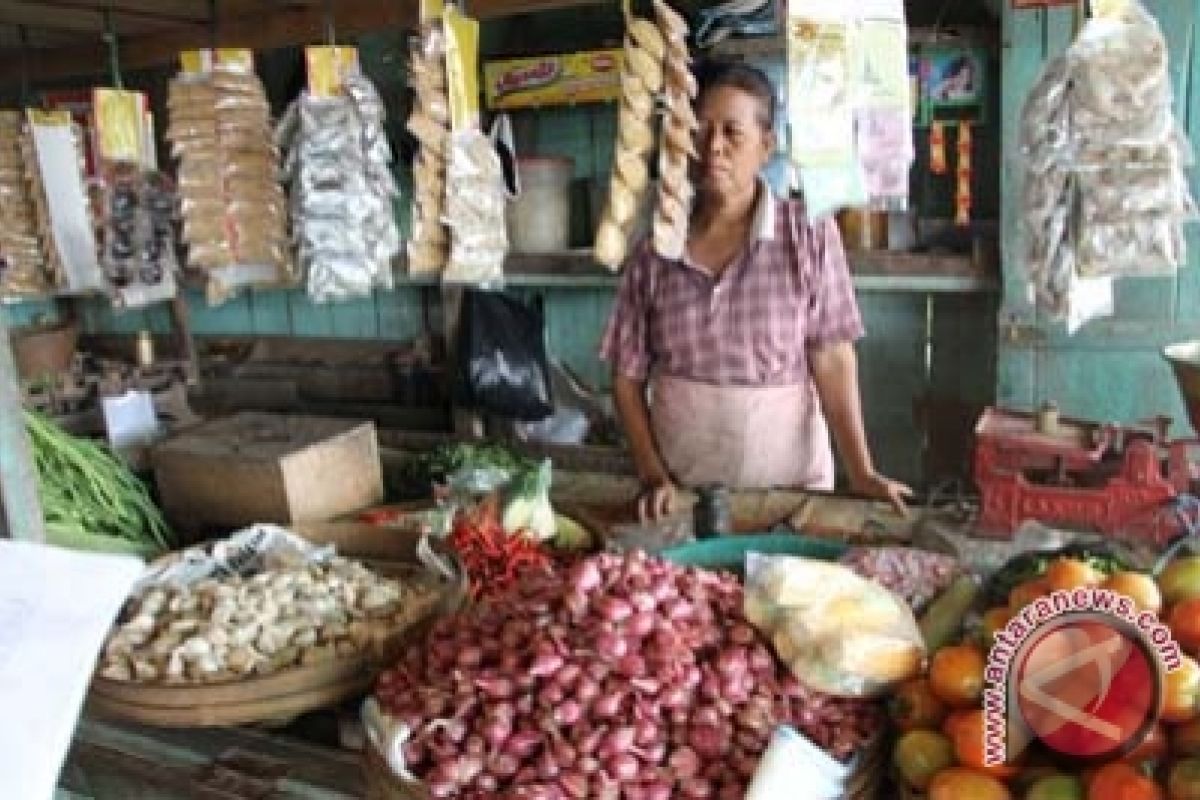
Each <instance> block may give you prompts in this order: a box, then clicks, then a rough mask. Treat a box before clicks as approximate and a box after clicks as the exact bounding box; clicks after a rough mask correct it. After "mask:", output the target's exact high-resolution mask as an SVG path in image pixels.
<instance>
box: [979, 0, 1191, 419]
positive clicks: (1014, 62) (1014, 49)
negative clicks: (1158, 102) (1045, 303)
mask: <svg viewBox="0 0 1200 800" xmlns="http://www.w3.org/2000/svg"><path fill="white" fill-rule="evenodd" d="M1144 2H1145V3H1146V6H1147V7H1148V8H1149V9H1150V10H1151V11H1152V13H1154V15H1155V16H1156V17H1157V18H1158V20H1159V22H1160V24H1161V25H1162V28H1163V31H1164V33H1165V34H1166V37H1167V41H1168V44H1169V47H1170V54H1171V77H1172V81H1173V84H1174V87H1175V110H1176V114H1177V115H1178V118H1179V119H1180V121H1181V123H1182V124H1183V125H1184V126H1185V129H1186V131H1187V133H1188V137H1189V138H1190V140H1191V141H1192V142H1193V144H1195V143H1197V142H1200V51H1198V49H1197V47H1196V44H1197V43H1196V34H1197V26H1198V24H1200V2H1198V0H1144ZM1003 25H1004V43H1005V51H1004V52H1005V56H1004V64H1003V81H1002V90H1003V98H1002V106H1003V117H1004V123H1003V130H1002V141H1003V163H1004V169H1003V171H1002V182H1003V185H1002V198H1003V214H1002V223H1003V234H1004V243H1005V252H1004V271H1005V282H1004V283H1005V296H1004V303H1003V308H1002V314H1001V324H1000V332H999V334H1000V346H999V351H998V378H997V383H996V395H997V398H998V399H999V401H1000V402H1002V403H1004V404H1006V405H1010V406H1016V407H1024V408H1029V407H1033V406H1035V405H1037V404H1040V403H1042V402H1044V401H1047V400H1054V401H1056V402H1057V403H1058V404H1059V405H1060V407H1061V408H1062V409H1063V411H1064V413H1068V414H1073V415H1078V416H1081V417H1085V418H1089V419H1099V420H1113V421H1124V422H1134V421H1137V420H1141V419H1145V418H1148V417H1150V416H1152V415H1154V414H1158V413H1165V414H1168V415H1170V416H1172V417H1173V418H1174V419H1176V420H1178V421H1180V426H1181V427H1177V428H1176V431H1177V432H1179V431H1182V430H1184V429H1186V427H1187V426H1186V424H1184V423H1185V421H1186V416H1185V414H1184V409H1183V404H1182V401H1181V399H1180V396H1179V392H1178V390H1177V387H1176V385H1175V381H1174V379H1173V377H1172V375H1171V372H1170V368H1169V366H1168V365H1167V363H1166V362H1165V361H1164V360H1163V358H1162V357H1161V355H1160V351H1161V348H1162V347H1163V346H1164V345H1166V344H1168V343H1171V342H1175V341H1181V340H1185V339H1192V338H1196V337H1200V303H1198V302H1197V300H1198V299H1200V229H1198V228H1197V226H1191V227H1190V228H1189V230H1188V247H1189V260H1188V264H1187V265H1186V267H1184V268H1183V269H1181V270H1180V272H1179V273H1178V275H1177V276H1176V277H1171V278H1155V279H1136V280H1122V281H1119V282H1118V286H1117V294H1116V314H1115V316H1113V317H1112V318H1109V319H1105V320H1098V321H1095V322H1093V323H1090V324H1088V325H1086V326H1085V327H1084V328H1083V329H1082V330H1081V331H1079V332H1078V333H1077V334H1076V335H1075V336H1067V335H1066V332H1065V330H1064V329H1063V327H1062V326H1061V325H1059V324H1054V323H1051V322H1049V321H1047V320H1045V319H1043V318H1041V317H1040V316H1039V315H1038V314H1037V313H1036V312H1035V311H1034V310H1032V309H1031V308H1030V307H1029V305H1028V303H1027V302H1026V300H1025V294H1024V284H1023V281H1022V277H1021V275H1022V264H1021V263H1020V241H1021V240H1020V224H1019V206H1018V202H1019V194H1018V192H1019V188H1020V187H1019V184H1018V175H1019V167H1020V155H1019V153H1018V152H1017V137H1018V133H1019V115H1020V110H1021V105H1022V103H1023V101H1024V98H1025V96H1026V94H1027V93H1028V91H1029V89H1030V87H1031V86H1032V84H1033V82H1034V81H1035V80H1036V78H1037V76H1038V73H1039V70H1040V69H1041V66H1042V64H1043V63H1044V62H1045V60H1046V59H1048V58H1051V57H1053V56H1055V55H1057V54H1059V53H1062V52H1063V51H1064V50H1065V49H1066V47H1067V45H1068V44H1069V42H1070V41H1071V39H1072V36H1073V27H1074V16H1073V11H1072V10H1071V9H1070V8H1063V9H1049V10H1045V9H1039V10H1023V11H1014V10H1012V9H1011V8H1009V6H1008V4H1005V9H1004V21H1003ZM1192 189H1193V192H1196V191H1197V190H1200V181H1198V180H1197V175H1196V173H1195V171H1193V174H1192ZM1014 337H1015V340H1014Z"/></svg>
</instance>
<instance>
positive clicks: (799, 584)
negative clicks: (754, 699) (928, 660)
mask: <svg viewBox="0 0 1200 800" xmlns="http://www.w3.org/2000/svg"><path fill="white" fill-rule="evenodd" d="M744 604H745V613H746V618H747V619H748V620H750V622H751V623H752V624H753V625H754V626H755V627H756V628H758V629H759V630H760V631H761V632H762V633H764V634H765V635H767V636H768V637H770V638H771V641H772V642H773V643H774V645H775V651H776V654H777V655H778V656H779V657H780V659H782V660H783V661H784V662H785V663H787V664H788V666H789V667H790V668H791V670H792V674H794V675H795V676H796V677H797V678H798V679H799V680H800V681H801V682H802V683H804V684H805V685H806V686H809V687H811V688H813V689H815V690H817V691H820V692H825V693H826V694H831V695H839V696H843V697H872V696H875V695H878V694H880V693H881V692H883V691H885V690H886V689H887V688H888V687H889V686H892V685H894V684H895V683H898V682H900V681H903V680H906V679H908V678H911V677H913V676H915V675H917V674H919V673H920V670H921V667H922V665H923V663H924V659H925V644H924V640H923V639H922V637H921V631H920V629H919V628H918V627H917V621H916V619H915V618H914V617H913V613H912V610H911V609H910V608H909V607H908V605H907V604H906V603H905V602H904V601H903V600H902V599H901V598H899V597H897V596H896V595H894V594H893V593H891V592H889V591H888V590H887V589H885V588H883V587H882V586H880V585H879V584H878V583H876V582H874V581H871V580H868V579H866V578H863V577H860V576H859V575H857V574H856V573H855V572H854V571H853V570H851V569H850V568H848V567H845V566H842V565H840V564H834V563H830V562H826V561H815V560H812V559H807V558H797V557H794V556H767V555H762V554H759V553H750V554H748V555H747V556H746V597H745V601H744Z"/></svg>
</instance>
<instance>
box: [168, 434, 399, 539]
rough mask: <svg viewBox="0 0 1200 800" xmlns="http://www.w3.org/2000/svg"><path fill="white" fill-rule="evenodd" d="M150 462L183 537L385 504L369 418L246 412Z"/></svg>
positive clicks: (318, 518)
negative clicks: (353, 418)
mask: <svg viewBox="0 0 1200 800" xmlns="http://www.w3.org/2000/svg"><path fill="white" fill-rule="evenodd" d="M152 458H153V463H154V477H155V480H156V482H157V484H158V490H159V496H160V498H161V503H162V507H163V511H164V513H165V514H166V517H167V521H168V522H169V523H170V524H171V525H172V526H173V527H174V528H175V529H176V530H179V531H183V532H200V531H204V530H207V529H219V530H220V532H222V533H228V531H230V530H232V529H235V528H238V527H241V526H244V525H249V524H252V523H255V522H276V523H280V524H284V525H287V524H292V523H301V522H325V521H327V520H331V519H334V518H336V517H339V516H342V515H345V514H348V513H350V512H352V511H356V510H358V509H360V508H363V507H365V506H369V505H372V504H374V503H378V502H379V501H380V500H382V499H383V469H382V466H381V464H380V459H379V443H378V440H377V438H376V435H375V425H374V423H371V422H359V421H354V420H341V419H328V418H324V417H307V416H289V415H282V414H264V413H257V412H245V413H241V414H237V415H234V416H232V417H226V418H223V419H218V420H213V421H211V422H207V423H205V424H203V425H199V426H196V427H194V428H190V429H188V430H187V431H184V432H183V433H181V434H180V435H179V436H176V437H174V438H172V439H170V440H168V441H167V442H164V443H163V444H161V445H159V446H158V447H156V448H155V449H154V453H153V457H152Z"/></svg>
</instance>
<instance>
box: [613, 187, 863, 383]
mask: <svg viewBox="0 0 1200 800" xmlns="http://www.w3.org/2000/svg"><path fill="white" fill-rule="evenodd" d="M760 185H761V189H760V192H759V201H758V204H757V206H756V208H755V220H754V226H753V227H752V231H753V232H754V233H755V235H754V237H753V238H752V240H751V241H750V242H749V243H748V245H747V246H746V248H744V249H743V250H742V252H741V253H740V254H739V255H738V256H736V257H735V259H734V261H733V263H731V264H730V265H729V266H728V267H727V268H726V269H725V271H724V272H723V273H722V274H721V276H720V277H719V278H716V279H714V278H713V277H712V276H711V275H710V274H709V273H708V272H706V271H705V270H704V269H702V268H701V267H699V266H697V265H695V264H692V263H690V262H689V261H688V260H687V259H686V258H685V259H684V260H682V261H668V260H667V259H664V258H661V257H660V256H658V255H657V254H656V253H655V252H654V249H653V247H652V246H651V244H650V242H649V241H644V242H642V243H641V244H640V245H639V246H638V248H637V250H636V252H634V254H633V255H632V256H631V257H630V259H629V260H628V261H627V262H626V264H625V271H624V275H623V276H622V280H621V285H620V288H619V290H618V292H617V299H616V305H615V306H614V308H613V311H612V315H611V316H610V318H609V321H608V326H607V329H606V330H605V333H604V338H603V341H602V342H601V345H600V357H601V358H603V359H604V360H606V361H609V362H611V363H612V364H613V366H614V368H615V369H617V370H618V371H619V372H620V373H621V374H623V375H625V376H627V377H630V378H633V379H635V380H646V379H647V378H648V377H649V376H650V374H651V372H653V371H660V372H661V373H663V374H665V375H669V376H671V377H675V378H683V379H686V380H692V381H697V382H701V383H709V384H715V385H718V386H788V385H794V384H800V383H806V382H807V381H808V380H809V370H808V357H807V350H808V348H810V347H820V346H822V345H827V344H834V343H838V342H852V341H855V340H857V339H858V338H860V337H861V336H862V335H863V332H864V331H863V326H862V319H861V317H860V315H859V311H858V303H857V301H856V300H855V297H854V285H853V283H852V282H851V280H850V271H849V268H848V266H847V264H846V254H845V252H844V250H843V249H842V240H841V236H840V235H839V233H838V229H837V225H836V224H835V222H834V221H833V220H832V219H824V220H821V221H818V222H811V223H810V222H809V221H808V220H807V219H806V217H805V214H804V209H803V206H802V204H801V203H799V202H795V201H786V200H779V199H776V198H775V197H774V195H772V194H771V190H770V187H769V186H768V185H767V184H766V183H765V182H760Z"/></svg>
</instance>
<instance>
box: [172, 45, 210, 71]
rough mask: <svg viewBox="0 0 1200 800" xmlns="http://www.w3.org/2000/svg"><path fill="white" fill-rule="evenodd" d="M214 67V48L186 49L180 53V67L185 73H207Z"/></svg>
mask: <svg viewBox="0 0 1200 800" xmlns="http://www.w3.org/2000/svg"><path fill="white" fill-rule="evenodd" d="M212 68H213V51H212V50H184V51H183V52H182V53H180V54H179V69H180V71H181V72H183V73H184V74H185V75H207V74H208V73H210V72H212Z"/></svg>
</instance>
